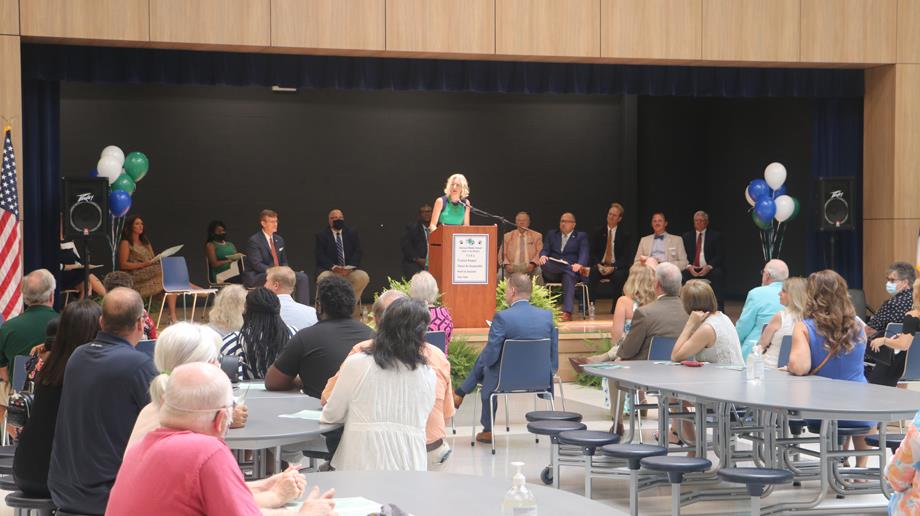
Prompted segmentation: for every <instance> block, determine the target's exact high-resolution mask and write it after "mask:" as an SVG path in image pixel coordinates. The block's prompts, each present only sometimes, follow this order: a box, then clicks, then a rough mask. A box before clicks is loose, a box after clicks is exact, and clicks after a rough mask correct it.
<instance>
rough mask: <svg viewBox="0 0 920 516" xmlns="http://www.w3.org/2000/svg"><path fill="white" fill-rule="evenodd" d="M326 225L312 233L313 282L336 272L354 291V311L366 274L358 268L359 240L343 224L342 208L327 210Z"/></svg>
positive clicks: (358, 302)
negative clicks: (314, 234)
mask: <svg viewBox="0 0 920 516" xmlns="http://www.w3.org/2000/svg"><path fill="white" fill-rule="evenodd" d="M328 222H329V227H328V228H326V229H323V230H322V231H320V232H319V233H317V234H316V274H317V276H316V281H317V282H319V281H320V280H321V279H323V278H325V277H326V276H329V275H330V274H338V275H339V276H342V277H343V278H345V279H346V280H347V281H348V283H350V284H351V288H352V289H353V290H354V291H355V300H356V301H357V303H356V304H355V310H356V311H357V310H358V307H359V306H360V305H361V294H362V293H363V292H364V288H365V287H367V284H368V282H369V281H370V277H369V276H368V275H367V273H366V272H364V271H363V270H361V269H360V268H359V267H360V266H361V256H362V254H363V253H362V252H361V240H359V239H358V232H357V231H355V230H354V229H352V228H350V227H347V226H346V225H345V215H344V214H343V213H342V210H338V209H336V210H332V211H330V212H329V219H328Z"/></svg>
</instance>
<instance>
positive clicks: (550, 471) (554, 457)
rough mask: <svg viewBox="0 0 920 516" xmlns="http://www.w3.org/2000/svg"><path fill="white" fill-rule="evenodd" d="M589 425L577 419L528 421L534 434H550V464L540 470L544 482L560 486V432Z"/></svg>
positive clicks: (528, 428)
mask: <svg viewBox="0 0 920 516" xmlns="http://www.w3.org/2000/svg"><path fill="white" fill-rule="evenodd" d="M586 428H588V427H586V426H585V425H584V423H579V422H576V421H534V422H532V423H527V431H528V432H530V433H532V434H534V435H548V436H549V466H547V467H545V468H543V471H541V472H540V480H542V481H543V483H544V484H546V485H550V484H552V485H553V487H555V488H557V489H558V488H559V434H560V433H561V432H570V431H573V430H584V429H586Z"/></svg>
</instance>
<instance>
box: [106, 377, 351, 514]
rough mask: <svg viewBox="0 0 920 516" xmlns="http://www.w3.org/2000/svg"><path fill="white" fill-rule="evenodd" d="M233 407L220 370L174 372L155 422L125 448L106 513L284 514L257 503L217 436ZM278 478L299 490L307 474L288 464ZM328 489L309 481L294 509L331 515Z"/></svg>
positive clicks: (220, 436) (227, 423) (226, 424)
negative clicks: (305, 494)
mask: <svg viewBox="0 0 920 516" xmlns="http://www.w3.org/2000/svg"><path fill="white" fill-rule="evenodd" d="M232 411H233V390H232V387H231V386H230V380H229V379H228V378H227V375H225V374H224V373H223V372H222V371H221V370H220V369H219V368H216V367H214V366H212V365H209V364H206V363H203V362H194V363H189V364H183V365H180V366H179V367H177V368H176V369H175V370H173V371H172V372H171V373H170V376H169V380H168V382H167V384H166V392H165V396H164V400H163V405H162V406H161V408H160V412H159V418H160V428H157V429H156V430H153V431H152V432H149V433H148V434H147V435H146V436H145V437H144V439H143V440H141V441H140V442H139V443H137V444H136V445H134V446H132V447H131V448H130V449H129V450H128V452H127V453H126V454H125V461H124V465H123V466H122V468H121V470H120V471H119V472H118V477H117V478H116V480H115V486H114V487H113V488H112V493H111V496H110V497H109V504H108V507H107V508H106V514H109V515H114V516H117V515H121V514H124V515H134V514H179V515H181V514H190V515H191V514H228V515H254V514H282V513H290V511H287V510H286V509H259V507H258V506H257V505H256V502H255V499H254V498H253V494H252V492H251V491H250V489H249V488H248V487H247V486H246V484H245V482H244V481H243V473H242V472H241V471H240V468H239V466H238V465H237V464H236V460H235V459H234V458H233V454H232V453H231V452H230V449H229V448H227V444H226V443H225V442H224V441H223V437H224V436H225V435H226V433H227V429H228V428H229V427H230V421H231V420H232V419H233V416H232ZM151 479H156V481H151ZM278 481H282V482H293V487H294V489H296V490H298V491H300V492H301V493H302V492H303V489H304V487H306V480H304V479H303V477H302V476H301V475H300V474H299V473H297V472H296V471H294V470H290V474H289V475H288V476H283V477H282V478H280V479H279V480H278ZM334 494H335V493H334V491H332V490H329V491H327V492H326V493H324V494H322V495H320V494H319V490H318V489H317V488H316V487H314V488H313V490H312V492H311V493H310V495H309V496H308V497H307V499H306V500H305V501H304V504H303V507H301V509H300V511H299V514H306V515H311V516H322V515H328V514H332V513H333V510H334V508H335V502H334V501H333V500H332V496H333V495H334ZM281 504H283V502H281V503H279V504H278V505H281Z"/></svg>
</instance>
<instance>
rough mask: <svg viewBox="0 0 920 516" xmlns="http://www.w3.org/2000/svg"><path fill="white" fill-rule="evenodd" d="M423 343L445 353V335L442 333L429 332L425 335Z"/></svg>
mask: <svg viewBox="0 0 920 516" xmlns="http://www.w3.org/2000/svg"><path fill="white" fill-rule="evenodd" d="M425 342H427V343H429V344H431V345H432V346H434V347H436V348H438V349H440V350H441V351H443V352H444V353H447V334H446V333H444V332H443V331H429V332H427V333H425Z"/></svg>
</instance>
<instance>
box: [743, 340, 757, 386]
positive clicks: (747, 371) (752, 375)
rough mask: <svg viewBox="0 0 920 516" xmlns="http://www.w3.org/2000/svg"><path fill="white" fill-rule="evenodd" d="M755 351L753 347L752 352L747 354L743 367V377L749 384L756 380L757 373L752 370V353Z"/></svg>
mask: <svg viewBox="0 0 920 516" xmlns="http://www.w3.org/2000/svg"><path fill="white" fill-rule="evenodd" d="M756 349H757V348H756V347H755V348H754V350H751V352H750V353H748V357H747V364H745V366H744V375H745V377H746V378H747V381H749V382H753V381H754V380H756V379H757V372H756V371H755V370H754V352H755V350H756Z"/></svg>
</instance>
